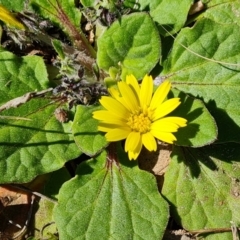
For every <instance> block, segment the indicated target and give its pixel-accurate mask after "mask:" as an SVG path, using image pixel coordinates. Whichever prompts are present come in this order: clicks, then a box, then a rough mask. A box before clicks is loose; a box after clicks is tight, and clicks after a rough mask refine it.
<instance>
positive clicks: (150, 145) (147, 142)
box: [142, 132, 157, 151]
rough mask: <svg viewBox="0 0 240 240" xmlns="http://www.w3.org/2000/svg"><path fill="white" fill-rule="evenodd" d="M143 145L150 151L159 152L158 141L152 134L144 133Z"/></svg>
mask: <svg viewBox="0 0 240 240" xmlns="http://www.w3.org/2000/svg"><path fill="white" fill-rule="evenodd" d="M142 143H143V145H144V146H145V147H146V148H147V150H148V151H156V150H157V143H156V140H155V138H154V137H153V135H152V134H151V133H150V132H147V133H144V134H143V135H142Z"/></svg>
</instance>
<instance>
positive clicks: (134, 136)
mask: <svg viewBox="0 0 240 240" xmlns="http://www.w3.org/2000/svg"><path fill="white" fill-rule="evenodd" d="M140 141H141V138H140V133H139V132H131V133H130V134H129V135H128V137H127V140H126V142H125V152H127V151H129V150H130V151H133V152H135V149H136V148H137V146H138V144H139V142H140Z"/></svg>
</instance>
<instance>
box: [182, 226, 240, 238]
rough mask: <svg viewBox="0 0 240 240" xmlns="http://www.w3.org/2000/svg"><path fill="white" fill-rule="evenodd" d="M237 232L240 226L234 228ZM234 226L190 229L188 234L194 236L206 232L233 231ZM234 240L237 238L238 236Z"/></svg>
mask: <svg viewBox="0 0 240 240" xmlns="http://www.w3.org/2000/svg"><path fill="white" fill-rule="evenodd" d="M234 230H235V232H237V231H238V230H240V228H237V227H236V226H235V228H234ZM232 231H233V230H232V227H231V228H209V229H199V230H193V231H188V232H186V234H190V235H192V236H194V237H197V236H199V235H200V234H206V233H224V232H232ZM234 240H237V239H236V238H235V239H234Z"/></svg>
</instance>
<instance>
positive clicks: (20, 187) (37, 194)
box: [11, 184, 57, 203]
mask: <svg viewBox="0 0 240 240" xmlns="http://www.w3.org/2000/svg"><path fill="white" fill-rule="evenodd" d="M11 186H12V187H14V188H17V189H20V190H23V191H25V192H28V193H31V194H33V195H35V196H37V197H40V198H44V199H46V200H48V201H50V202H53V203H57V201H56V200H54V199H52V198H50V197H47V196H45V195H43V194H41V193H39V192H33V191H31V190H30V189H28V188H26V187H23V186H19V185H14V184H11Z"/></svg>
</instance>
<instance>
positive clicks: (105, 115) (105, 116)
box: [93, 110, 126, 125]
mask: <svg viewBox="0 0 240 240" xmlns="http://www.w3.org/2000/svg"><path fill="white" fill-rule="evenodd" d="M93 118H95V119H97V120H100V121H103V122H105V123H112V124H118V125H125V124H126V120H125V119H124V118H122V117H121V116H116V115H115V114H113V113H112V112H109V111H107V110H99V111H95V112H93Z"/></svg>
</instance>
